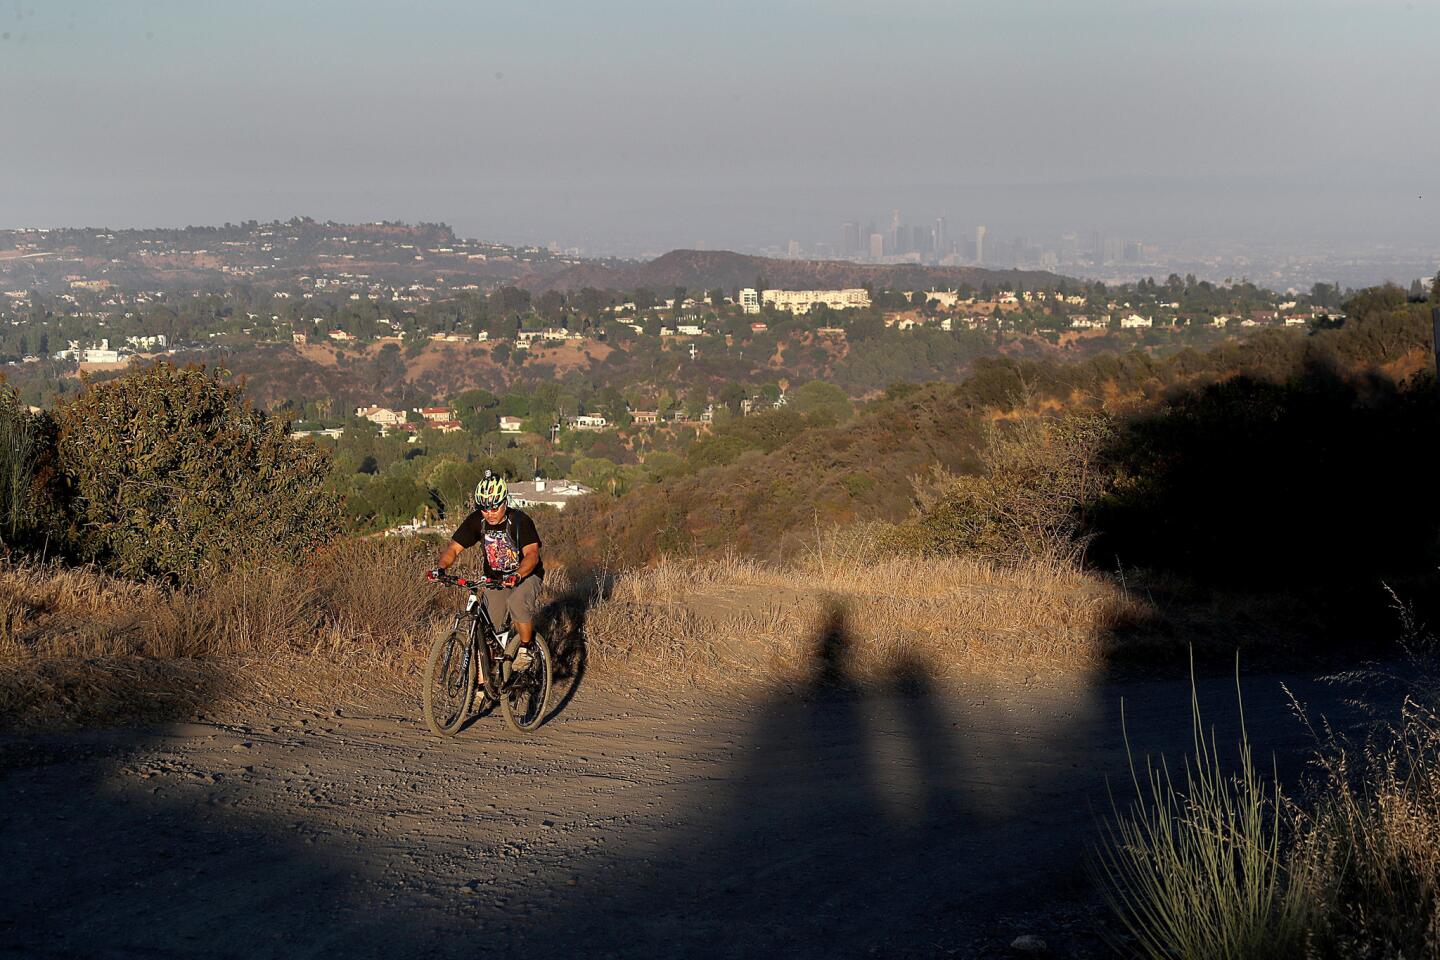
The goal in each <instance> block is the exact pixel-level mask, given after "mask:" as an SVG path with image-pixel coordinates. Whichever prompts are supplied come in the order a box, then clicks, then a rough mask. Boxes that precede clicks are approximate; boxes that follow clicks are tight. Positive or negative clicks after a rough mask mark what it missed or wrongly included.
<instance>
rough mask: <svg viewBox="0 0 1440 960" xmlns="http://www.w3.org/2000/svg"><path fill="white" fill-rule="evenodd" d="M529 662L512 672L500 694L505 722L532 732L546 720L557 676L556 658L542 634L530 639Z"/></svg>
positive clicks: (517, 728) (522, 730) (520, 731)
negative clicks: (508, 682)
mask: <svg viewBox="0 0 1440 960" xmlns="http://www.w3.org/2000/svg"><path fill="white" fill-rule="evenodd" d="M530 656H531V661H530V666H528V667H526V668H525V669H524V670H521V671H519V672H518V673H512V674H511V675H510V684H509V686H507V687H506V688H505V691H504V693H503V694H502V695H501V697H500V712H501V713H503V714H505V722H506V723H508V724H510V727H511V729H513V730H515V731H517V732H519V733H529V732H530V731H532V730H534V729H536V728H537V727H539V726H540V724H542V723H544V722H545V711H546V710H548V709H549V708H550V683H551V681H552V680H553V679H554V676H555V658H554V657H552V656H551V655H550V645H549V644H548V643H546V642H545V638H544V637H542V636H540V634H538V633H537V634H535V639H533V640H531V641H530Z"/></svg>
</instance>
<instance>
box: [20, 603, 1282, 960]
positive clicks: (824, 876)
mask: <svg viewBox="0 0 1440 960" xmlns="http://www.w3.org/2000/svg"><path fill="white" fill-rule="evenodd" d="M583 613H584V608H583V607H581V608H580V609H578V610H573V609H569V608H566V609H564V614H565V615H566V616H573V615H576V614H578V615H580V616H582V617H583ZM580 625H581V626H582V627H583V619H582V620H581V624H580ZM556 634H557V641H558V639H559V636H560V635H562V634H563V631H556ZM579 635H581V636H583V632H582V633H581V634H579ZM558 645H559V644H558V642H557V646H558ZM851 646H852V641H851V636H850V631H849V629H848V627H847V622H846V612H845V609H844V607H843V605H841V604H840V603H839V602H837V603H836V604H835V605H834V606H833V607H832V608H831V610H830V612H829V615H828V616H827V617H826V618H825V622H824V624H823V626H822V628H821V629H820V630H819V631H818V632H817V635H816V637H815V638H814V641H813V646H812V648H811V649H812V651H813V652H812V655H811V656H812V663H811V665H810V673H809V676H810V679H809V680H808V681H807V682H806V683H805V684H804V685H803V687H802V689H800V690H796V691H786V692H784V693H776V694H775V695H774V696H773V698H771V699H770V700H768V701H761V702H759V703H756V704H754V705H753V709H750V710H749V712H750V716H751V718H752V719H751V720H750V721H748V722H746V723H745V724H744V728H743V732H741V733H740V734H739V738H738V739H737V740H736V742H735V743H734V744H733V745H732V747H731V748H729V749H728V750H726V751H725V752H724V755H720V754H717V753H716V750H715V747H714V744H713V742H712V741H708V740H707V741H705V743H706V744H707V745H706V746H705V747H704V751H705V752H704V753H703V755H702V754H701V753H697V754H696V755H695V756H693V757H687V758H686V759H689V760H692V761H693V765H687V766H686V772H680V773H676V774H674V775H667V774H660V776H662V777H664V778H666V779H667V782H668V783H670V784H672V785H673V788H674V790H673V791H672V792H669V793H666V794H665V798H666V799H665V802H664V803H663V804H662V805H661V809H660V810H657V811H655V812H654V813H645V814H642V815H641V816H640V818H639V819H630V820H627V819H626V818H624V817H611V818H609V819H608V820H607V821H606V822H609V823H611V824H612V826H611V827H610V831H611V832H610V833H609V834H608V835H607V836H606V837H605V840H604V842H602V843H601V844H599V845H598V846H595V847H593V848H587V849H586V850H585V851H584V852H583V853H577V854H576V856H575V857H574V858H572V859H571V860H568V861H567V862H566V863H565V864H564V869H563V870H559V871H556V870H549V871H546V872H533V871H532V870H531V868H530V864H528V863H527V861H526V859H525V858H524V856H523V855H520V856H519V858H518V859H516V860H514V861H513V862H510V863H499V864H496V863H482V862H478V861H477V862H476V863H475V865H474V869H475V870H477V871H482V870H495V871H499V875H500V876H501V877H505V876H510V877H511V878H512V879H514V878H517V877H522V876H523V882H518V881H517V885H514V886H512V887H510V888H508V889H507V895H506V896H505V897H491V896H482V895H479V894H477V893H476V890H475V889H474V888H460V889H457V888H455V887H453V886H451V887H445V888H438V889H437V888H435V887H433V886H431V887H428V888H423V887H421V886H415V885H412V884H410V883H408V882H407V881H406V880H405V879H404V878H405V877H407V876H410V875H411V874H410V873H409V872H407V871H413V870H415V869H416V868H417V864H418V863H421V862H423V861H424V858H423V853H424V850H423V846H424V844H425V843H426V842H427V840H426V837H427V836H430V835H431V833H427V832H425V831H418V832H417V834H416V836H415V837H413V838H411V839H409V840H408V841H406V845H402V846H400V847H398V848H396V847H394V846H393V844H392V846H391V847H390V848H389V849H381V845H380V844H379V843H378V842H376V841H374V840H367V839H363V838H362V835H361V834H360V833H355V834H354V835H348V836H347V835H340V834H336V833H333V832H332V833H330V834H328V835H325V836H320V837H317V836H315V835H314V834H312V832H311V827H310V823H309V822H308V821H307V812H308V811H307V809H306V807H307V805H308V804H316V803H318V804H335V803H339V802H341V801H340V800H339V799H337V798H335V797H330V796H326V795H324V794H322V795H320V796H303V795H297V796H296V798H295V806H294V808H293V810H291V811H289V813H288V814H286V815H284V816H277V815H276V814H275V813H274V811H273V810H271V811H268V812H264V813H261V812H252V811H250V810H248V809H247V805H246V802H245V796H244V794H243V793H242V794H241V795H240V797H239V799H238V800H236V801H234V802H233V805H230V806H224V805H222V806H216V805H214V804H213V802H211V801H210V800H207V799H205V791H204V790H198V791H196V792H194V793H192V794H190V795H189V796H191V798H192V799H191V800H190V801H185V802H182V801H181V800H179V799H177V796H178V794H177V793H175V792H172V793H171V794H170V795H169V796H166V797H164V798H161V797H159V796H152V795H150V794H148V793H146V792H145V791H144V789H143V786H140V785H138V784H136V783H134V782H133V781H132V782H127V781H124V780H123V779H122V778H121V777H120V776H118V775H117V772H116V771H117V766H118V765H119V764H121V763H123V764H126V765H129V766H132V767H134V766H136V765H141V766H143V765H144V763H146V762H147V760H146V757H154V756H163V755H164V754H165V750H164V749H163V748H164V746H165V737H164V735H163V734H151V735H149V736H147V737H145V738H141V737H139V736H138V735H137V734H136V733H134V732H115V733H113V734H106V735H105V736H104V737H101V738H100V739H99V740H95V739H94V738H92V739H91V740H90V741H89V742H90V743H91V746H90V747H88V748H86V749H90V750H92V751H96V752H98V753H100V754H101V755H104V756H110V755H115V756H117V757H118V758H119V759H117V760H113V761H106V760H100V761H97V760H95V759H94V758H93V757H91V756H85V755H83V754H79V753H77V752H76V750H77V749H79V748H78V747H76V746H75V744H74V743H73V742H71V741H67V740H66V739H65V738H64V737H61V736H59V735H56V736H51V737H30V738H27V739H26V740H25V742H24V743H20V742H18V741H17V742H13V743H10V744H7V745H6V746H5V748H4V754H3V759H0V777H3V781H0V848H3V849H4V850H5V851H7V858H6V859H7V869H6V870H5V871H4V872H3V873H0V955H5V954H7V953H8V954H10V955H15V956H47V955H50V956H77V955H78V956H102V957H103V956H133V955H166V956H195V957H199V956H205V957H227V956H234V957H281V956H283V957H286V958H303V957H328V956H345V957H347V958H369V957H377V958H378V957H386V958H398V957H425V958H446V957H456V958H459V957H469V956H472V955H474V953H476V952H477V951H478V950H481V949H483V950H485V951H487V952H494V951H496V950H504V951H510V950H524V951H528V952H529V954H530V955H534V956H587V957H668V956H686V957H702V958H704V957H717V958H719V957H726V958H728V957H737V958H738V957H753V956H769V955H784V956H788V957H798V958H810V957H814V958H819V957H851V956H861V957H865V956H887V957H934V956H945V955H947V953H948V954H950V955H955V956H983V955H986V954H988V953H992V952H993V953H994V954H995V955H1004V945H1005V944H1008V942H1009V940H1010V939H1012V938H1013V937H1014V936H1016V935H1018V934H1021V933H1029V932H1036V931H1037V929H1038V931H1039V932H1042V933H1043V934H1045V935H1046V936H1047V938H1048V939H1050V940H1051V943H1052V947H1058V948H1060V949H1063V950H1065V951H1067V952H1068V954H1069V955H1076V956H1084V955H1088V954H1090V953H1091V952H1092V951H1097V952H1096V953H1095V955H1099V953H1098V950H1099V948H1098V943H1097V941H1095V940H1094V938H1093V937H1092V936H1091V935H1090V934H1089V933H1087V932H1086V931H1087V930H1088V929H1089V926H1090V920H1091V917H1090V915H1089V913H1090V911H1091V910H1092V909H1093V907H1094V896H1093V890H1092V888H1091V885H1090V883H1089V881H1088V879H1087V877H1086V874H1085V870H1084V862H1085V855H1086V850H1087V848H1088V845H1089V844H1090V843H1091V842H1092V841H1093V839H1094V837H1095V829H1094V827H1095V813H1094V810H1095V809H1098V808H1102V807H1103V805H1104V803H1105V800H1104V798H1105V793H1104V782H1105V778H1106V777H1107V776H1108V777H1111V778H1112V779H1116V780H1118V781H1122V782H1123V778H1124V777H1125V776H1126V773H1125V767H1124V755H1123V752H1122V751H1121V750H1120V721H1119V713H1118V711H1119V707H1120V698H1121V697H1122V696H1123V697H1124V698H1125V701H1126V715H1127V717H1128V719H1129V724H1130V730H1131V738H1132V742H1133V743H1134V744H1135V745H1136V749H1137V751H1139V752H1141V753H1144V752H1147V751H1148V752H1158V751H1167V752H1169V753H1170V754H1171V756H1172V757H1174V756H1176V755H1177V754H1178V752H1180V751H1183V750H1184V749H1185V747H1186V746H1187V744H1188V743H1189V738H1190V726H1189V711H1188V706H1189V701H1188V690H1187V689H1186V688H1185V687H1184V685H1183V681H1182V682H1180V683H1177V682H1175V681H1173V680H1172V681H1165V682H1158V681H1157V682H1153V683H1137V682H1134V681H1127V682H1124V683H1121V684H1118V685H1117V684H1111V683H1109V682H1107V681H1106V680H1105V679H1104V678H1103V677H1095V678H1090V679H1088V680H1085V681H1083V682H1076V683H1075V684H1074V685H1073V686H1069V687H1062V688H1056V689H1044V688H1036V689H1035V690H1034V691H1033V696H1030V695H1026V696H1020V697H1017V696H1015V694H1014V691H1013V689H1012V690H1008V691H1002V690H1000V689H990V688H988V687H987V686H986V685H984V684H980V683H976V684H973V685H972V686H971V687H970V688H969V689H968V690H967V692H966V693H965V695H964V696H959V697H957V696H954V695H950V694H945V695H942V694H941V692H940V691H939V689H938V688H937V686H936V684H935V683H934V681H933V680H932V678H931V676H930V674H929V673H928V671H927V670H926V668H925V667H924V665H923V663H922V662H921V661H920V660H919V659H918V658H914V657H908V656H907V657H901V658H900V659H898V660H897V661H896V663H895V664H894V667H893V669H892V670H891V671H890V672H889V674H888V676H886V677H885V678H883V679H882V680H881V681H880V682H877V683H863V684H862V683H860V682H859V681H857V679H856V678H855V675H854V673H853V671H852V669H851V667H850V654H851ZM579 649H580V650H581V651H582V656H581V659H580V660H579V664H580V668H578V669H577V670H576V672H575V674H574V675H573V676H574V677H575V680H574V681H573V682H578V679H579V677H580V676H582V675H583V662H584V661H583V645H581V646H580V647H579ZM1275 680H1276V678H1275V677H1255V678H1251V679H1248V680H1247V681H1246V687H1247V690H1248V692H1247V699H1246V711H1247V713H1246V716H1247V720H1248V721H1249V724H1250V731H1251V735H1252V739H1253V740H1254V741H1255V743H1256V749H1257V756H1266V755H1267V754H1268V753H1269V751H1270V750H1272V749H1273V750H1275V751H1276V752H1277V755H1278V756H1279V757H1280V759H1281V766H1282V772H1284V774H1285V775H1286V776H1288V775H1290V774H1292V773H1293V772H1294V769H1295V763H1296V758H1298V757H1299V756H1301V755H1302V753H1303V751H1304V746H1305V740H1304V734H1303V731H1301V730H1300V729H1299V728H1298V725H1295V724H1294V723H1293V721H1291V720H1289V719H1288V706H1287V705H1286V703H1285V702H1284V701H1283V699H1282V698H1281V697H1280V696H1279V691H1278V688H1277V685H1276V683H1275ZM573 682H572V686H573ZM1298 686H1299V688H1300V689H1301V690H1302V691H1304V690H1305V689H1306V688H1305V687H1304V685H1303V683H1302V684H1300V685H1298ZM1227 688H1228V692H1227ZM1233 689H1234V688H1233V681H1228V682H1211V681H1202V689H1201V696H1202V703H1205V704H1207V705H1208V707H1209V708H1210V709H1209V710H1208V712H1207V721H1214V725H1215V728H1216V736H1217V739H1218V742H1220V743H1221V744H1224V743H1226V742H1230V743H1233V742H1234V734H1235V724H1234V720H1233V718H1234V715H1235V711H1234V709H1233V706H1234V700H1233ZM696 719H697V720H701V719H702V718H696ZM702 722H703V721H702ZM566 729H567V728H566V727H565V726H564V725H557V726H556V727H554V728H551V731H550V733H549V736H550V737H551V738H552V739H554V738H563V737H565V735H566V734H565V730H566ZM669 729H671V730H672V731H681V732H680V733H679V734H678V735H680V736H683V735H684V733H683V731H684V730H685V729H686V727H685V726H683V725H681V726H677V727H672V728H669ZM692 729H693V728H692ZM180 733H181V734H183V735H190V736H194V735H195V732H194V731H191V732H189V733H188V734H186V732H185V731H180ZM652 733H653V731H651V730H645V729H637V730H635V731H634V736H633V737H632V738H629V739H627V740H625V741H623V744H624V746H623V749H626V750H638V749H640V748H639V746H638V745H639V743H640V742H642V741H647V740H651V739H652ZM695 735H696V736H697V737H698V736H699V735H700V731H698V730H696V731H695ZM657 739H658V738H657ZM97 744H98V745H97ZM403 746H404V747H408V749H409V750H414V748H415V746H416V743H414V742H408V743H405V744H404V745H403ZM682 746H683V745H682ZM393 749H394V751H395V753H396V754H397V755H398V754H399V753H400V752H402V744H401V743H399V742H397V743H395V744H394V746H393ZM423 749H424V751H426V752H428V751H430V750H431V749H432V745H431V742H430V741H428V740H427V741H426V742H425V746H424V748H423ZM433 749H435V750H437V751H438V750H440V749H442V748H440V747H433ZM577 749H578V748H577ZM587 749H588V748H587ZM698 749H699V746H698V744H697V750H698ZM487 750H488V751H492V752H494V753H496V754H497V756H498V758H499V759H501V760H502V761H511V762H513V761H514V760H516V759H517V758H519V759H521V762H522V763H525V762H528V761H527V760H526V759H525V758H527V757H529V756H530V755H531V754H532V753H533V752H534V750H535V748H534V747H533V746H532V745H530V744H528V743H527V742H525V741H521V742H520V743H518V744H509V745H505V744H502V743H500V742H498V741H497V742H496V743H495V744H494V745H493V746H489V747H487ZM682 755H683V754H682ZM389 762H398V760H397V761H389ZM57 765H59V766H57ZM67 770H73V775H70V774H67V772H66V771H67ZM188 775H189V774H186V776H188ZM204 775H205V774H204V773H203V771H202V772H200V776H202V777H203V776H204ZM227 775H230V774H227ZM234 775H236V776H243V774H234ZM515 775H519V774H515ZM582 779H583V778H582ZM607 782H611V783H617V782H618V783H619V786H616V787H613V789H615V790H617V791H618V792H617V793H616V794H615V795H614V800H615V801H616V802H623V801H624V800H625V793H626V791H627V790H633V789H635V788H634V786H633V785H631V786H625V783H627V781H613V780H612V781H607ZM504 783H505V781H504V780H500V781H498V782H497V790H502V791H503V789H504ZM524 786H525V787H533V786H534V785H533V784H525V785H524ZM542 786H543V785H542ZM517 789H519V787H517ZM556 789H559V787H558V786H557V788H556ZM588 789H594V788H588ZM416 791H417V792H416V794H415V797H416V800H415V803H416V804H417V807H416V810H417V812H416V816H423V817H426V818H432V819H433V820H435V821H439V823H440V825H441V826H443V827H444V829H445V830H447V831H449V832H451V833H453V832H454V831H456V830H459V831H465V830H473V831H477V833H478V832H479V831H481V830H487V831H490V832H491V833H493V832H494V831H495V830H496V829H501V830H503V827H500V828H497V827H495V826H485V825H484V823H483V821H474V820H472V821H465V822H462V821H461V820H460V819H457V817H456V812H455V811H454V809H453V803H452V802H451V801H450V800H448V799H447V798H446V795H445V794H446V790H445V788H444V786H443V784H441V783H424V782H421V781H417V784H416ZM676 791H678V792H676ZM585 796H593V794H585ZM497 798H498V795H497ZM642 806H649V805H648V804H644V805H642ZM361 809H362V810H363V806H362V808H361ZM602 812H603V811H602ZM466 823H469V824H470V825H468V826H467V825H465V824H466ZM432 832H433V831H432ZM535 832H539V831H538V825H537V828H536V831H535ZM476 839H477V840H478V839H480V838H479V836H478V835H477V837H476ZM492 839H493V837H492ZM410 844H413V847H412V846H410ZM397 874H398V876H397ZM481 889H484V888H481ZM1057 917H1060V918H1061V919H1059V920H1057V919H1056V918H1057ZM1067 924H1068V925H1067Z"/></svg>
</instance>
